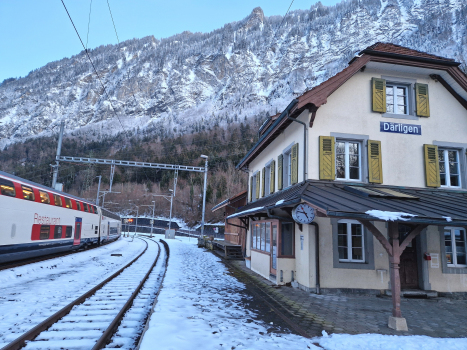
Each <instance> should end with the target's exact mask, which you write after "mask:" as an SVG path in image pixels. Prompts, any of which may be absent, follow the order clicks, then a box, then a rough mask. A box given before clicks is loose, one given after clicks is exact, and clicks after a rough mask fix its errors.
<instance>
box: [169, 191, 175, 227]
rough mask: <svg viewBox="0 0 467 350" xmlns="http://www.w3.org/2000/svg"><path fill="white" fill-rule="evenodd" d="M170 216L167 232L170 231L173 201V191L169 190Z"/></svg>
mask: <svg viewBox="0 0 467 350" xmlns="http://www.w3.org/2000/svg"><path fill="white" fill-rule="evenodd" d="M169 191H170V214H169V215H170V216H169V230H170V226H172V203H173V199H174V191H172V190H170V189H169Z"/></svg>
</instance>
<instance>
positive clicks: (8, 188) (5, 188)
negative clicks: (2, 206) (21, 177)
mask: <svg viewBox="0 0 467 350" xmlns="http://www.w3.org/2000/svg"><path fill="white" fill-rule="evenodd" d="M0 190H1V192H2V194H3V195H4V196H10V197H15V196H16V192H15V185H14V184H13V182H11V181H8V180H5V179H0Z"/></svg>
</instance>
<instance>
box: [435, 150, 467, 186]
mask: <svg viewBox="0 0 467 350" xmlns="http://www.w3.org/2000/svg"><path fill="white" fill-rule="evenodd" d="M440 151H442V152H443V153H444V169H445V171H446V172H445V173H444V174H445V179H446V185H441V187H450V188H462V176H461V160H460V152H459V150H457V149H453V148H440V147H438V152H440ZM448 152H456V155H457V177H458V179H459V186H451V169H449V157H448ZM440 176H441V169H440ZM440 181H441V179H440Z"/></svg>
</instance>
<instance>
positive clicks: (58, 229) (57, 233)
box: [54, 226, 62, 239]
mask: <svg viewBox="0 0 467 350" xmlns="http://www.w3.org/2000/svg"><path fill="white" fill-rule="evenodd" d="M58 238H62V226H55V231H54V239H58Z"/></svg>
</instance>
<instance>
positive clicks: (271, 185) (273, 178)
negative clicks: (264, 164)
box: [269, 160, 276, 193]
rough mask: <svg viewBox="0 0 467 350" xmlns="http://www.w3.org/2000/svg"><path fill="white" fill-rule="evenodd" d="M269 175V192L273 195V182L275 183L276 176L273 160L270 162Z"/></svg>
mask: <svg viewBox="0 0 467 350" xmlns="http://www.w3.org/2000/svg"><path fill="white" fill-rule="evenodd" d="M270 166H271V174H270V175H269V192H270V193H274V190H275V188H274V185H275V184H274V182H275V181H276V178H275V174H276V161H275V160H273V161H272V162H271V165H270Z"/></svg>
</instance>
